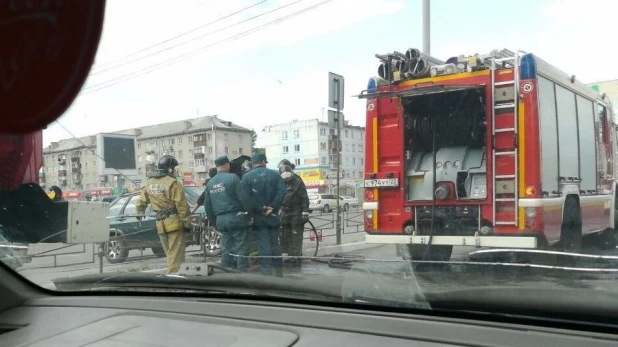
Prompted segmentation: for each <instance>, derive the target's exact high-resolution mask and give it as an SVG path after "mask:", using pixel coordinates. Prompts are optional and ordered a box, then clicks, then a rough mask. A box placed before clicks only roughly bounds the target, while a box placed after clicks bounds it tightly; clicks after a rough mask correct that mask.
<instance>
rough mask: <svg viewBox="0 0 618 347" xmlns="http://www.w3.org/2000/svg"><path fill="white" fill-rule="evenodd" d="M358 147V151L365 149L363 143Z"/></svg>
mask: <svg viewBox="0 0 618 347" xmlns="http://www.w3.org/2000/svg"><path fill="white" fill-rule="evenodd" d="M361 134H362V133H361ZM357 148H358V151H359V152H362V151H363V145H358V147H357Z"/></svg>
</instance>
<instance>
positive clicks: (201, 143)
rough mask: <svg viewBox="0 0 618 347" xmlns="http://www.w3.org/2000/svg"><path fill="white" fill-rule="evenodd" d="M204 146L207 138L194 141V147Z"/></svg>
mask: <svg viewBox="0 0 618 347" xmlns="http://www.w3.org/2000/svg"><path fill="white" fill-rule="evenodd" d="M202 146H206V140H201V141H193V147H202Z"/></svg>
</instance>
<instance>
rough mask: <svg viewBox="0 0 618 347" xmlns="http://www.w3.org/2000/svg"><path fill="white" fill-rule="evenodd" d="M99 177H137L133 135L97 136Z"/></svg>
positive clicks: (135, 141) (135, 146) (135, 143)
mask: <svg viewBox="0 0 618 347" xmlns="http://www.w3.org/2000/svg"><path fill="white" fill-rule="evenodd" d="M97 157H98V159H97V160H98V163H97V170H98V172H99V175H124V176H136V175H137V139H136V137H135V136H134V135H119V134H97Z"/></svg>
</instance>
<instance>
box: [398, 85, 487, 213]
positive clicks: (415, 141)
mask: <svg viewBox="0 0 618 347" xmlns="http://www.w3.org/2000/svg"><path fill="white" fill-rule="evenodd" d="M402 104H403V109H404V114H405V120H406V128H405V138H406V141H405V147H406V148H405V149H404V151H405V158H406V163H405V168H406V180H405V181H406V198H407V200H408V201H432V199H433V198H434V195H436V193H438V194H437V195H438V198H442V199H441V200H451V199H452V200H471V199H472V200H479V199H485V198H486V197H487V189H486V186H487V176H486V174H487V168H486V163H487V160H486V128H487V125H486V112H485V92H484V89H483V88H478V89H467V90H460V91H453V92H443V93H436V94H428V95H420V96H414V97H408V98H404V99H403V100H402ZM434 134H435V139H434ZM434 146H435V150H436V155H435V157H436V158H435V161H436V162H435V168H436V169H435V170H434V163H433V160H434V153H433V151H434V148H433V147H434ZM434 173H435V174H436V183H437V187H436V188H438V189H439V188H440V186H441V185H443V186H445V188H447V190H448V192H437V191H434V187H433V182H434V177H433V175H434Z"/></svg>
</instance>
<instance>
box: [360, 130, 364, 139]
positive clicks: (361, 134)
mask: <svg viewBox="0 0 618 347" xmlns="http://www.w3.org/2000/svg"><path fill="white" fill-rule="evenodd" d="M363 134H364V133H363V132H362V131H361V133H360V139H361V140H362V139H363Z"/></svg>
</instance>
